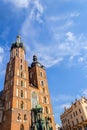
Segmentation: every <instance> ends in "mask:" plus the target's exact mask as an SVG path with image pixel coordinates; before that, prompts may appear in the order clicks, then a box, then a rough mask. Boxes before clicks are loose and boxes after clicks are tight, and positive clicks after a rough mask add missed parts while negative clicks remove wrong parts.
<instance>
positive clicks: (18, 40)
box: [17, 35, 21, 43]
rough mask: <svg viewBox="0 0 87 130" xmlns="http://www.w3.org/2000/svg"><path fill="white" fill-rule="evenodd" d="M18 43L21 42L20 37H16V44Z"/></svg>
mask: <svg viewBox="0 0 87 130" xmlns="http://www.w3.org/2000/svg"><path fill="white" fill-rule="evenodd" d="M20 42H21V36H20V35H18V36H17V43H20Z"/></svg>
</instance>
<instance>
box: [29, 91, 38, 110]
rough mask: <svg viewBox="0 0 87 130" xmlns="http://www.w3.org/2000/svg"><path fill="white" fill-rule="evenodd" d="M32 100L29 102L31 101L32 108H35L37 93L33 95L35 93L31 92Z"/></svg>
mask: <svg viewBox="0 0 87 130" xmlns="http://www.w3.org/2000/svg"><path fill="white" fill-rule="evenodd" d="M31 96H32V98H31V100H32V108H35V107H36V105H37V104H38V97H37V93H35V92H32V95H31Z"/></svg>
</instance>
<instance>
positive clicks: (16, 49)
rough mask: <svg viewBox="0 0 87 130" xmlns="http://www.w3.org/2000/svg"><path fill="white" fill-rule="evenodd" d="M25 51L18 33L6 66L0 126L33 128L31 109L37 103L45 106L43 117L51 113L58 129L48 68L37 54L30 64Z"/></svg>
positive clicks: (13, 129)
mask: <svg viewBox="0 0 87 130" xmlns="http://www.w3.org/2000/svg"><path fill="white" fill-rule="evenodd" d="M25 54H26V53H25V48H24V44H23V43H22V42H21V39H20V36H18V37H17V40H16V42H15V43H13V44H12V46H11V49H10V60H9V62H8V64H7V68H6V75H5V83H4V90H3V95H2V97H1V98H2V101H3V102H4V106H3V107H4V109H3V111H2V112H3V114H2V120H1V118H0V122H1V123H0V130H31V110H32V109H33V108H35V106H36V105H37V104H40V105H41V106H42V108H43V117H44V119H45V118H46V117H50V119H51V120H50V125H51V128H52V130H55V123H54V116H53V111H52V106H51V101H50V95H49V90H48V84H47V78H46V71H45V68H44V66H42V65H41V64H40V63H39V62H38V59H37V57H36V56H35V55H34V56H33V62H32V64H31V66H28V63H27V61H26V59H25ZM0 115H1V111H0Z"/></svg>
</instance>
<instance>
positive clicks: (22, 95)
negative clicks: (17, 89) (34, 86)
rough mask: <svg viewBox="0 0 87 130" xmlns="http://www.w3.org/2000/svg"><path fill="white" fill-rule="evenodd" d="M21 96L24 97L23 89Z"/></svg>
mask: <svg viewBox="0 0 87 130" xmlns="http://www.w3.org/2000/svg"><path fill="white" fill-rule="evenodd" d="M21 97H22V98H23V97H24V94H23V90H21Z"/></svg>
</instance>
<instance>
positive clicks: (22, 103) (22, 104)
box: [21, 101, 24, 109]
mask: <svg viewBox="0 0 87 130" xmlns="http://www.w3.org/2000/svg"><path fill="white" fill-rule="evenodd" d="M21 109H24V102H23V101H21Z"/></svg>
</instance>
